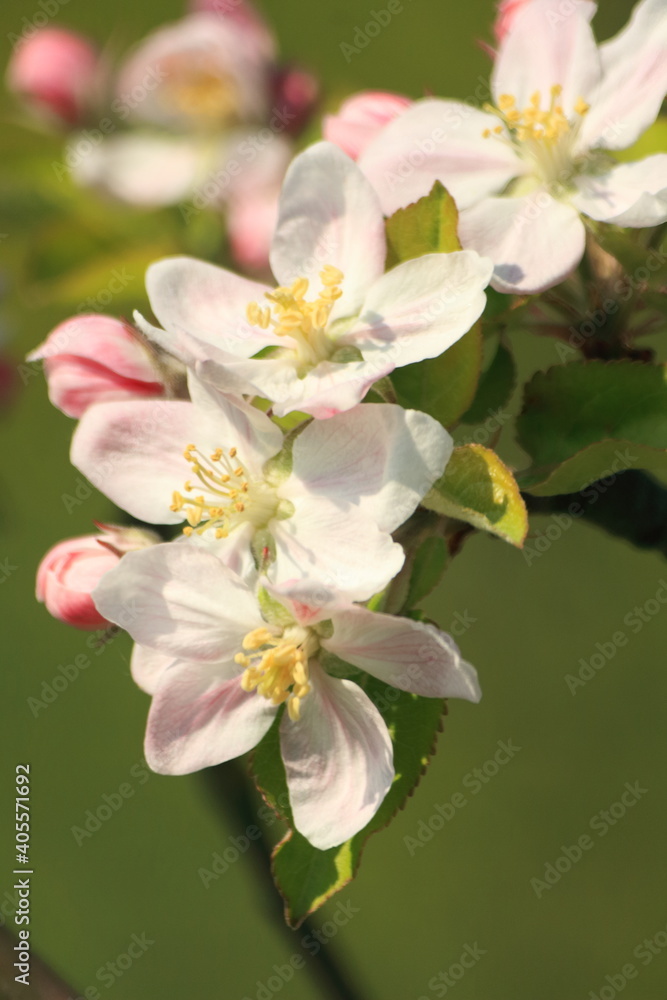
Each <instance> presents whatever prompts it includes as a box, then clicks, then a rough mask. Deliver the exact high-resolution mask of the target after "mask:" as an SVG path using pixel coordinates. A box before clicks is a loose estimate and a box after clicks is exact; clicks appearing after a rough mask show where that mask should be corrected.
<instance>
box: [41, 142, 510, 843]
mask: <svg viewBox="0 0 667 1000" xmlns="http://www.w3.org/2000/svg"><path fill="white" fill-rule="evenodd" d="M385 258H386V243H385V233H384V220H383V216H382V209H381V207H380V203H379V200H378V198H377V195H376V194H375V192H374V191H373V189H372V187H371V185H370V184H369V182H368V181H367V180H366V178H365V177H364V176H363V174H362V173H361V171H360V170H359V168H358V167H357V166H356V164H355V163H354V162H353V161H352V160H351V159H350V158H349V157H348V156H346V155H345V154H344V153H343V152H341V151H340V150H339V149H338V148H337V147H336V146H334V145H332V144H330V143H321V144H318V145H315V146H313V147H311V148H310V149H308V150H307V151H306V152H305V153H303V154H301V155H300V156H298V157H297V158H296V159H295V160H294V162H293V163H292V165H291V166H290V168H289V171H288V174H287V177H286V180H285V184H284V187H283V191H282V195H281V200H280V212H279V221H278V226H277V229H276V232H275V236H274V239H273V243H272V248H271V265H272V269H273V271H274V274H275V275H276V278H277V280H278V281H279V282H280V284H279V285H278V287H273V288H272V287H269V286H264V285H260V284H258V283H256V282H254V281H250V280H248V279H246V278H242V277H239V276H237V275H235V274H233V273H231V272H228V271H225V270H223V269H221V268H218V267H215V266H213V265H211V264H207V263H204V262H201V261H197V260H193V259H189V258H171V259H166V260H163V261H159V262H158V263H156V264H155V265H153V266H152V267H151V268H150V269H149V272H148V276H147V287H148V293H149V298H150V303H151V307H152V310H153V312H154V314H155V316H156V318H157V320H158V321H159V323H160V327H157V326H153V325H152V324H149V323H148V322H147V321H146V320H144V319H143V318H142V317H141V316H137V324H138V330H136V331H134V332H132V331H131V330H130V328H129V327H128V326H127V325H125V324H123V323H121V322H120V321H118V320H114V319H112V318H110V317H102V316H83V317H80V318H74V319H72V320H69V321H67V322H66V323H64V324H61V326H60V327H58V328H57V329H56V330H54V331H53V333H52V334H51V335H50V336H49V338H48V339H47V340H46V342H45V343H44V344H43V345H42V346H41V347H40V348H38V350H37V351H35V352H34V354H33V355H32V356H31V357H33V358H43V359H44V363H45V367H46V373H47V377H48V379H49V388H50V394H51V399H52V400H53V402H54V403H55V404H56V405H57V406H59V407H60V408H61V409H62V410H64V411H65V412H66V413H68V414H70V415H72V416H76V417H79V418H80V419H79V424H78V426H77V429H76V432H75V434H74V439H73V443H72V462H73V464H74V465H75V466H76V467H77V468H78V469H79V470H80V471H81V472H82V473H83V474H84V475H86V476H87V477H88V479H89V480H90V481H91V482H92V483H93V484H94V485H95V486H97V487H98V488H99V489H100V490H102V491H103V492H104V493H106V495H107V496H108V497H109V498H110V499H111V500H113V501H114V502H115V503H116V504H117V505H118V506H119V507H121V508H123V509H124V510H125V511H127V512H128V513H129V514H131V515H133V516H134V517H135V518H138V519H140V520H141V521H144V522H148V523H151V524H156V525H179V526H180V528H181V529H182V530H181V531H180V533H179V535H178V537H177V538H176V539H174V540H172V541H169V542H165V543H162V544H160V543H158V544H156V540H155V538H154V537H152V536H150V535H148V534H146V533H143V532H138V531H137V529H132V530H131V531H130V530H127V531H125V532H123V531H122V529H115V530H114V532H113V534H114V536H115V541H114V540H112V539H110V537H109V536H110V529H107V531H106V532H105V534H104V535H103V536H101V537H100V538H99V539H98V540H97V541H95V540H94V539H78V540H74V541H73V542H71V543H63V545H61V546H58V547H57V548H56V549H55V550H54V551H53V552H52V553H50V554H49V556H48V557H47V559H46V560H45V563H44V565H43V566H42V568H41V570H40V580H39V585H38V596H40V598H41V599H43V600H45V601H46V602H47V605H48V606H49V609H50V610H51V611H52V612H54V613H56V614H58V615H59V616H60V617H61V618H63V619H64V620H67V621H70V622H73V623H75V624H79V625H80V626H81V627H89V628H95V627H99V625H100V623H101V622H102V621H107V622H112V623H113V622H116V623H118V624H120V623H121V622H123V623H126V622H127V620H128V615H127V613H126V612H127V608H128V604H129V606H130V607H131V608H132V614H131V616H130V617H131V620H132V624H130V626H129V629H128V630H129V631H130V633H131V634H132V636H133V638H134V639H135V641H136V643H137V645H136V647H135V652H134V655H133V660H132V670H133V675H134V678H135V680H136V681H137V683H138V684H139V685H140V686H141V687H142V688H144V689H145V690H146V691H148V692H149V693H150V694H151V695H152V696H153V701H152V706H151V710H150V715H149V722H148V731H147V738H146V753H147V760H148V762H149V764H150V765H151V766H152V767H153V768H154V769H155V770H157V771H159V772H162V773H167V774H184V773H188V772H191V771H194V770H197V769H199V768H202V767H207V766H209V765H212V764H216V763H219V762H221V761H225V760H228V759H230V758H233V757H236V756H238V755H239V754H242V753H244V752H245V751H247V750H249V749H251V748H252V747H254V746H255V745H256V744H257V743H258V742H259V741H260V740H261V739H262V737H263V736H264V735H265V733H266V732H267V731H268V729H269V728H270V726H271V725H272V723H273V720H274V718H275V716H276V714H277V713H278V712H279V711H280V707H281V706H282V705H283V704H284V705H285V709H284V711H283V715H282V720H281V722H280V738H281V750H282V756H283V760H284V763H285V769H286V776H287V783H288V788H289V793H290V803H291V807H292V810H293V814H294V821H295V824H296V827H297V829H298V830H299V831H300V832H301V833H303V834H304V836H306V837H307V838H308V839H309V840H310V841H311V843H313V844H314V845H315V846H316V847H318V848H322V849H324V848H328V847H331V846H333V845H335V844H339V843H341V842H343V841H344V840H346V839H348V838H349V837H350V836H352V835H353V834H354V833H356V832H357V831H358V830H360V829H362V828H363V827H364V826H365V825H366V823H367V822H368V821H369V819H370V818H371V817H372V816H373V815H374V813H375V812H376V810H377V809H378V807H379V805H380V804H381V802H382V800H383V799H384V797H385V795H386V793H387V791H388V789H389V787H390V785H391V783H392V781H393V779H394V770H393V764H392V744H391V740H390V737H389V732H388V729H387V725H386V723H385V722H384V720H383V718H382V716H381V714H380V712H379V711H378V709H377V707H376V706H375V705H374V703H373V701H372V700H371V699H370V698H369V696H368V695H367V694H366V693H365V692H364V690H363V685H360V684H358V683H356V682H355V681H354V680H351V679H349V677H345V676H340V675H336V674H337V673H338V674H339V673H340V669H339V668H338V671H334V672H333V673H329V671H328V669H327V667H328V664H329V663H331V662H333V661H334V660H335V662H336V663H338V664H340V661H343V662H344V663H345V664H347V666H348V672H351V673H354V671H355V669H356V671H358V672H359V671H360V672H363V673H365V674H370V675H372V676H373V677H376V678H379V679H380V680H381V681H382V682H384V683H385V684H387V685H392V686H394V687H396V688H399V689H401V690H405V691H410V692H412V693H414V694H418V695H421V696H424V697H429V698H444V697H461V698H467V699H469V700H472V701H476V700H477V699H478V698H479V688H478V685H477V680H476V674H475V671H474V670H473V668H472V667H470V666H469V665H468V664H466V663H465V662H464V661H463V660H462V658H461V656H460V653H459V651H458V649H457V647H456V645H455V643H454V642H453V640H452V639H451V638H450V637H449V636H447V635H445V634H444V633H442V632H440V631H438V630H437V629H436V628H435V627H434V626H432V625H429V624H425V623H423V622H421V621H416V620H411V619H408V618H401V617H396V616H393V615H389V614H384V613H380V612H376V611H371V610H369V609H368V608H367V607H365V606H364V604H363V602H366V601H368V600H369V599H370V598H371V597H373V595H375V594H378V593H380V592H382V591H383V590H384V589H385V588H386V587H387V586H388V585H389V583H390V582H391V580H392V579H393V578H394V577H395V576H396V574H397V573H398V572H399V570H400V569H401V567H402V565H403V562H404V559H405V555H404V552H403V549H402V547H401V546H400V545H399V544H398V543H397V542H396V541H395V540H394V539H393V538H392V532H395V531H396V529H397V528H399V527H400V526H401V525H402V524H403V523H404V522H405V521H406V520H407V519H408V518H409V517H410V516H411V515H412V513H413V512H414V511H415V509H416V508H417V506H418V504H419V502H420V500H421V499H422V497H423V496H424V494H425V493H426V492H427V491H428V490H429V489H430V487H431V486H432V484H433V483H434V482H435V481H436V480H437V479H438V478H439V477H440V476H441V475H442V473H443V471H444V468H445V465H446V463H447V461H448V459H449V456H450V454H451V451H452V440H451V437H450V435H449V434H448V432H447V431H446V430H445V429H444V428H443V427H442V426H441V425H440V424H439V423H438V422H437V421H436V420H434V419H433V418H432V417H430V416H428V415H427V414H425V413H420V412H418V411H414V410H405V409H403V408H402V407H400V406H398V405H396V404H392V403H383V402H376V403H363V402H362V399H363V398H364V396H365V395H366V393H367V392H368V390H369V388H370V387H371V386H372V385H373V384H374V383H376V382H377V381H378V380H379V379H381V378H383V377H384V376H386V375H388V374H389V373H390V372H391V371H393V370H394V368H396V367H397V366H400V365H405V364H410V363H412V362H415V361H419V360H421V359H423V358H428V357H435V356H437V355H439V354H441V353H442V352H443V351H444V350H446V349H447V348H448V347H450V346H451V345H452V344H453V343H454V342H455V341H457V340H458V339H459V338H460V337H461V336H463V334H465V333H466V332H467V331H468V330H469V329H470V327H471V326H472V324H473V323H474V322H475V321H476V320H477V319H478V317H479V316H480V315H481V313H482V311H483V309H484V305H485V295H484V288H485V287H486V285H487V284H488V281H489V278H490V275H491V263H490V262H489V261H487V260H485V259H483V258H481V257H479V256H478V255H477V254H476V253H474V252H471V251H460V252H457V253H452V254H445V253H436V254H431V255H427V256H424V257H421V258H418V259H416V260H412V261H407V262H406V263H403V264H399V265H398V266H397V267H395V268H393V269H392V270H391V271H389V272H387V273H386V274H385V272H384V267H385ZM311 288H312V289H313V291H312V292H311ZM139 331H141V332H139ZM257 398H262V399H264V400H268V401H269V402H270V403H271V410H270V413H271V414H272V415H271V416H270V415H269V413H267V412H263V411H262V409H260V408H258V407H257V406H254V405H252V402H251V401H252V400H254V399H257ZM290 414H291V415H295V414H296V415H297V417H296V420H297V422H296V424H295V426H294V427H293V428H292V429H291V430H290V431H289V432H288V433H286V432H285V431H284V430H283V429H281V427H280V426H279V424H278V423H277V422H276V419H275V417H278V416H283V415H290ZM298 415H300V417H299V416H298ZM95 546H98V550H97V552H95ZM95 554H96V555H97V559H95V558H94V555H95ZM72 591H75V593H72Z"/></svg>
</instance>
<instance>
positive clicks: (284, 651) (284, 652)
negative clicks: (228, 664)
mask: <svg viewBox="0 0 667 1000" xmlns="http://www.w3.org/2000/svg"><path fill="white" fill-rule="evenodd" d="M293 632H294V634H293V635H290V632H289V630H288V631H287V632H286V633H285V634H284V635H282V636H276V635H274V634H273V632H270V631H269V630H268V629H267V628H256V629H254V630H253V631H252V632H249V633H248V634H247V635H246V637H245V638H244V640H243V649H244V650H246V652H245V653H237V654H236V656H235V657H234V659H235V661H236V663H238V664H239V665H240V666H242V667H244V668H245V670H244V672H243V676H242V678H241V687H242V688H243V690H244V691H255V690H256V691H257V692H258V693H259V694H261V695H263V697H264V698H268V699H269V701H270V702H271V703H272V704H273V705H282V704H283V702H287V712H288V715H289V717H290V719H292V721H293V722H296V721H297V719H299V717H300V715H301V701H302V699H303V698H305V697H306V695H307V694H308V692H309V691H310V683H309V674H308V651H307V649H306V648H305V647H306V646H307V641H306V640H307V634H306V633H305V631H304V630H303V629H294V630H293ZM266 647H268V648H266ZM248 652H250V653H251V655H250V656H248Z"/></svg>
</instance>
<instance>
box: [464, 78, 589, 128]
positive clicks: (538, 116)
mask: <svg viewBox="0 0 667 1000" xmlns="http://www.w3.org/2000/svg"><path fill="white" fill-rule="evenodd" d="M562 92H563V88H562V87H561V86H560V85H559V84H556V85H555V86H553V87H552V88H551V100H550V103H549V107H548V108H546V109H545V110H544V111H543V110H542V97H541V94H540V92H539V90H536V91H535V93H534V94H533V95H532V97H531V98H530V102H529V104H528V107H527V108H524V109H523V111H521V110H519V108H517V106H516V98H514V97H512V95H511V94H501V96H500V97H499V98H498V107H497V108H496V107H494V106H493V105H491V104H486V105H484V110H485V111H488V112H490V113H491V114H494V115H496V116H497V117H498V118H500V120H501V122H503V124H504V125H505V127H506V128H508V129H509V131H510V132H511V133H512V135H513V136H515V137H516V139H517V140H518V141H519V142H526V141H527V140H530V139H539V140H542V141H544V142H556V141H557V140H558V139H560V138H561V136H563V135H565V134H566V133H568V132H570V130H571V128H572V123H571V122H570V121H569V119H568V118H567V116H566V114H565V112H564V110H563V106H562V104H559V103H558V98H559V97H560V96H561V94H562ZM588 107H589V106H588V104H586V102H585V101H584V99H583V98H582V97H579V98H577V101H576V103H575V105H574V111H575V114H577V115H578V116H579V117H580V118H581V117H583V116H584V115H585V114H586V112H587V111H588ZM503 132H504V128H503V125H497V126H496V128H494V129H485V131H484V133H483V135H484V137H485V138H489V137H490V136H492V135H494V134H495V135H498V136H500V135H502V133H503Z"/></svg>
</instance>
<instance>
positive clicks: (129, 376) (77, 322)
mask: <svg viewBox="0 0 667 1000" xmlns="http://www.w3.org/2000/svg"><path fill="white" fill-rule="evenodd" d="M39 360H43V361H44V371H45V374H46V377H47V380H48V385H49V399H50V400H51V402H52V403H53V405H54V406H56V407H58V409H59V410H62V411H63V413H66V414H67V416H70V417H80V416H81V415H82V414H83V413H84V412H85V411H86V410H87V409H88V407H89V406H91V405H92V404H93V403H100V402H111V401H113V400H120V399H136V398H137V397H143V398H147V397H151V396H160V395H162V394H163V393H164V386H163V385H162V384H161V383H160V382H159V381H158V376H157V372H156V370H155V368H154V367H153V365H152V364H151V361H150V358H149V355H148V352H147V351H146V350H145V348H144V347H143V346H142V345H141V343H140V342H139V339H138V337H137V336H136V334H135V333H134V332H133V331H132V329H131V328H130V327H128V326H127V324H125V323H123V322H121V321H120V320H117V319H114V318H113V317H111V316H100V315H84V316H75V317H73V318H72V319H68V320H66V321H65V322H64V323H61V324H60V325H59V326H57V327H56V328H55V329H54V330H52V331H51V333H50V334H49V336H48V337H47V338H46V340H45V341H44V343H43V344H41V345H40V346H39V347H38V348H36V350H34V351H32V352H31V353H30V354H29V355H28V361H39Z"/></svg>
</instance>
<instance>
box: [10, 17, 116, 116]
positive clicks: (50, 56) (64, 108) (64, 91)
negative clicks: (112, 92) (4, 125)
mask: <svg viewBox="0 0 667 1000" xmlns="http://www.w3.org/2000/svg"><path fill="white" fill-rule="evenodd" d="M98 73H99V56H98V53H97V51H96V50H95V48H94V46H93V45H92V44H91V43H90V42H89V41H88V40H87V39H86V38H84V37H83V36H81V35H77V34H75V33H74V32H73V31H64V30H63V29H62V28H44V29H43V30H42V31H38V32H36V34H34V35H33V36H32V37H31V38H26V39H25V40H24V41H23V42H22V43H21V44H20V45H19V46H18V48H17V49H16V50H15V52H14V54H13V56H12V58H11V60H10V63H9V66H8V69H7V86H8V87H9V89H10V90H13V91H14V92H15V93H17V94H19V95H20V96H21V97H23V98H24V99H25V100H26V101H27V102H28V104H29V105H30V106H31V107H32V108H33V109H34V110H35V111H37V112H42V113H43V112H47V113H48V114H49V115H51V116H55V117H56V118H58V119H60V120H61V121H63V122H65V123H66V124H67V125H77V124H79V123H80V122H81V121H82V120H83V119H84V117H85V112H86V109H87V108H88V107H89V106H90V104H91V96H92V95H93V94H94V93H95V92H96V90H97V87H98Z"/></svg>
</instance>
